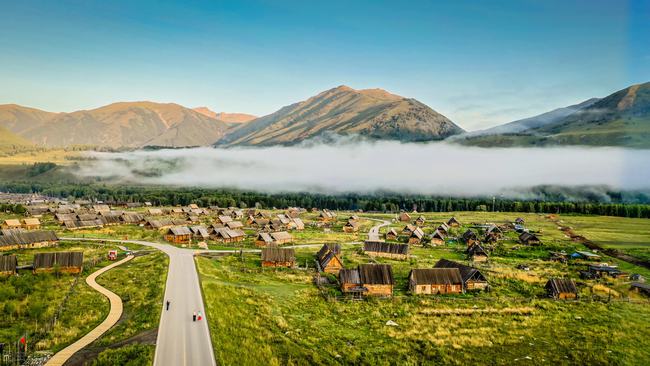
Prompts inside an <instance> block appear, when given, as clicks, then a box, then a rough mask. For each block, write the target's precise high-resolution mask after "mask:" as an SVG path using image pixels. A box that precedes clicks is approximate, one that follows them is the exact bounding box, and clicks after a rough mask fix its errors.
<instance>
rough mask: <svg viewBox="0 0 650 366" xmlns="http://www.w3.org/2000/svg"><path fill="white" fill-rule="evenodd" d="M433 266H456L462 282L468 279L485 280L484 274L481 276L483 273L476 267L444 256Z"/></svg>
mask: <svg viewBox="0 0 650 366" xmlns="http://www.w3.org/2000/svg"><path fill="white" fill-rule="evenodd" d="M434 268H458V270H459V271H460V276H461V278H462V279H463V283H465V282H467V281H468V280H470V279H474V280H479V281H487V279H486V278H485V276H483V274H482V273H481V272H480V271H479V270H478V269H476V268H474V267H470V266H466V265H464V264H461V263H458V262H454V261H450V260H447V259H444V258H443V259H440V260H439V261H438V262H437V263H436V265H435V266H434Z"/></svg>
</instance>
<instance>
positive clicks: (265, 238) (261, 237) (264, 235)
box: [257, 233, 273, 243]
mask: <svg viewBox="0 0 650 366" xmlns="http://www.w3.org/2000/svg"><path fill="white" fill-rule="evenodd" d="M257 240H262V241H264V242H266V243H272V242H273V238H272V237H271V235H269V233H259V234H257Z"/></svg>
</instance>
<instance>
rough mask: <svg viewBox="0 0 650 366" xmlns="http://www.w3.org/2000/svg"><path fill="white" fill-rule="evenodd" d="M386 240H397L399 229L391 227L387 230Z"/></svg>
mask: <svg viewBox="0 0 650 366" xmlns="http://www.w3.org/2000/svg"><path fill="white" fill-rule="evenodd" d="M385 237H386V240H397V231H395V229H390V230H388V232H386V235H385Z"/></svg>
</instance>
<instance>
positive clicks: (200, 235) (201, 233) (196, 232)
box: [190, 225, 210, 240]
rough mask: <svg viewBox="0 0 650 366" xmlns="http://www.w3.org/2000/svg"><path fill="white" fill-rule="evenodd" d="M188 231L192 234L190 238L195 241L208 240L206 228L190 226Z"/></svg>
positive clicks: (208, 234) (208, 233) (208, 235)
mask: <svg viewBox="0 0 650 366" xmlns="http://www.w3.org/2000/svg"><path fill="white" fill-rule="evenodd" d="M190 231H191V232H192V237H194V238H196V239H201V240H207V239H208V238H210V232H209V231H208V228H207V227H205V226H203V225H196V226H192V227H190Z"/></svg>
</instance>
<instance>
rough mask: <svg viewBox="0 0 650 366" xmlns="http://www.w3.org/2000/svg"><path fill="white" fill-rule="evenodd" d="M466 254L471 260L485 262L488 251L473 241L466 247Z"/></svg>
mask: <svg viewBox="0 0 650 366" xmlns="http://www.w3.org/2000/svg"><path fill="white" fill-rule="evenodd" d="M467 256H468V257H469V259H470V260H471V261H473V262H487V260H488V253H487V251H486V250H485V249H484V248H483V246H482V245H481V244H479V243H474V244H473V245H472V246H470V247H469V248H467Z"/></svg>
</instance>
